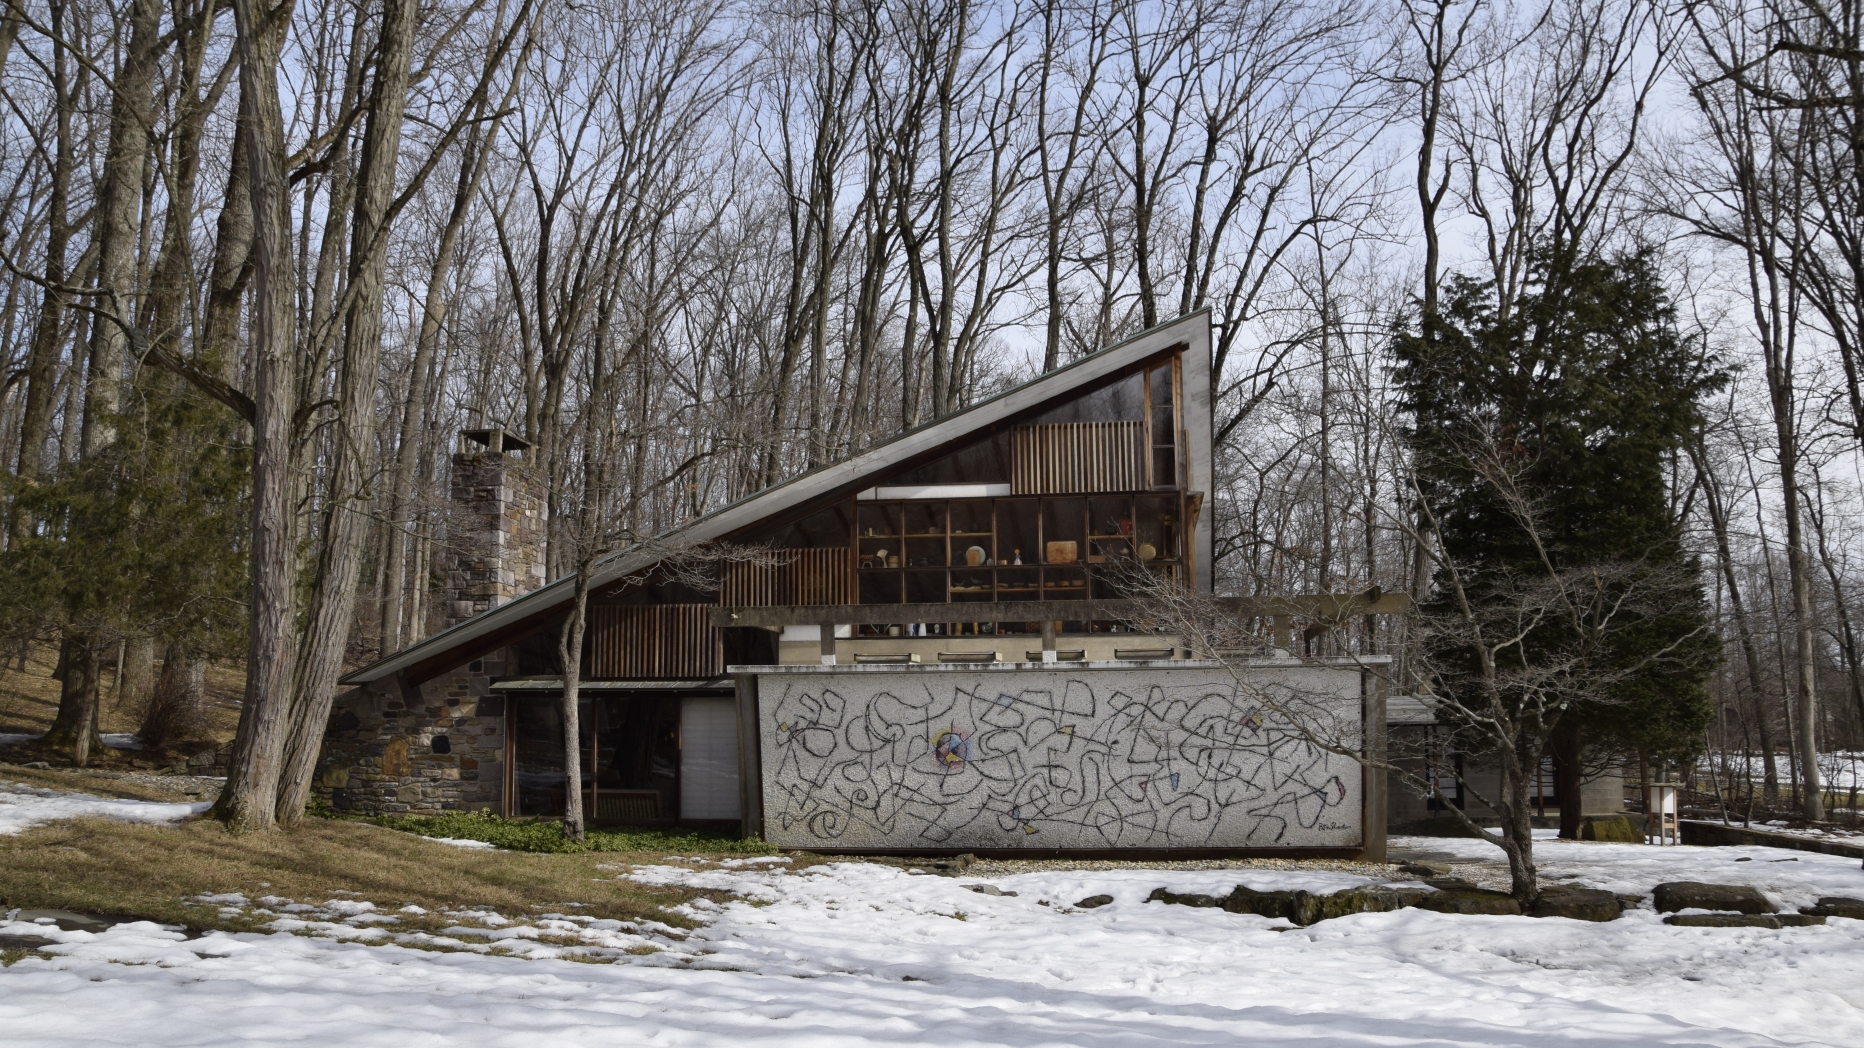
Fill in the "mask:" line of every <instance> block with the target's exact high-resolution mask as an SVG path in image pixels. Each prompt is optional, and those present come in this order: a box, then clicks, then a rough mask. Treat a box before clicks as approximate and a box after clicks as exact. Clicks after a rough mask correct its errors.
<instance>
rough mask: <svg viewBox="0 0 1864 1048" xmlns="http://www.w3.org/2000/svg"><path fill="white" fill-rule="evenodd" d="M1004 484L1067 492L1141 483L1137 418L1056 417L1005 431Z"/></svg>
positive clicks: (1028, 491)
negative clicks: (1063, 419) (1057, 419)
mask: <svg viewBox="0 0 1864 1048" xmlns="http://www.w3.org/2000/svg"><path fill="white" fill-rule="evenodd" d="M1010 446H1011V462H1012V465H1011V473H1010V490H1012V491H1014V492H1015V493H1016V494H1018V495H1067V494H1074V493H1078V492H1089V491H1143V490H1145V489H1146V487H1147V486H1148V485H1147V481H1146V457H1147V450H1148V449H1147V448H1146V427H1145V423H1143V422H1058V423H1053V424H1050V425H1042V426H1017V427H1016V428H1015V429H1013V430H1011V431H1010Z"/></svg>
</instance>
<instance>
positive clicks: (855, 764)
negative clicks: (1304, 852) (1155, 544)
mask: <svg viewBox="0 0 1864 1048" xmlns="http://www.w3.org/2000/svg"><path fill="white" fill-rule="evenodd" d="M1239 676H1240V683H1239V679H1238V677H1233V676H1232V675H1231V673H1230V671H1228V670H1226V669H1224V668H1223V667H1221V666H1216V665H1214V664H1209V663H1192V662H1178V663H1173V664H1162V663H1153V664H1139V665H1135V664H1133V663H1116V664H1108V663H1101V664H1080V663H1077V664H1074V665H1072V666H1055V667H1044V666H1042V665H1040V664H1023V665H1020V666H997V667H959V666H920V667H912V668H905V667H898V668H896V667H871V666H869V667H863V666H840V667H832V666H823V667H812V668H804V667H794V668H791V667H783V668H781V669H773V670H772V671H770V672H760V673H759V675H758V708H759V710H758V712H759V740H758V741H759V745H760V747H761V750H760V754H761V763H762V775H763V805H764V813H763V828H764V837H765V839H766V840H768V841H770V842H771V843H772V844H776V845H778V846H780V847H784V848H810V849H862V848H871V849H876V850H882V849H901V850H908V849H1006V848H1013V849H1031V850H1052V849H1105V848H1122V849H1124V848H1134V849H1150V848H1276V847H1281V848H1348V847H1356V846H1359V845H1360V844H1361V843H1362V819H1361V813H1362V810H1363V805H1364V796H1363V789H1362V778H1361V773H1360V765H1359V764H1358V762H1357V761H1355V760H1353V759H1352V758H1350V757H1346V756H1340V755H1337V754H1332V753H1329V752H1327V751H1326V750H1325V749H1323V748H1322V747H1320V746H1317V745H1315V743H1314V742H1313V741H1312V739H1311V738H1310V737H1308V736H1306V735H1304V734H1303V732H1302V731H1297V730H1295V729H1294V728H1293V727H1292V726H1291V725H1292V722H1293V721H1292V720H1291V716H1289V715H1292V718H1293V720H1298V721H1299V722H1300V723H1301V724H1302V725H1304V726H1305V727H1306V729H1307V731H1308V733H1310V734H1313V733H1318V734H1319V735H1320V737H1322V738H1325V739H1327V740H1328V741H1329V742H1331V743H1334V744H1343V745H1345V746H1348V747H1350V748H1354V749H1356V748H1357V747H1358V746H1359V745H1360V744H1361V742H1360V740H1361V738H1362V736H1363V732H1362V730H1361V726H1362V724H1363V716H1364V713H1363V703H1362V699H1361V696H1360V672H1359V670H1358V669H1357V668H1355V667H1329V666H1315V665H1312V664H1307V665H1302V664H1294V663H1292V661H1290V662H1285V663H1278V664H1258V665H1252V666H1250V667H1246V668H1244V669H1243V670H1241V671H1240V673H1239ZM1278 709H1279V710H1281V711H1283V712H1277V710H1278ZM1284 713H1286V714H1289V715H1284Z"/></svg>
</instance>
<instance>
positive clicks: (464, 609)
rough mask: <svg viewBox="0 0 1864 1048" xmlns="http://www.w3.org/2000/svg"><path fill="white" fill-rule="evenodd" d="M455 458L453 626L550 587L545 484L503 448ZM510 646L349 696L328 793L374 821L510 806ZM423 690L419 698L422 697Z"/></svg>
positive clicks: (330, 731) (333, 733)
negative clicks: (420, 678)
mask: <svg viewBox="0 0 1864 1048" xmlns="http://www.w3.org/2000/svg"><path fill="white" fill-rule="evenodd" d="M462 444H465V445H466V447H467V448H468V450H462V451H461V452H460V453H458V454H456V455H454V456H453V503H454V505H453V513H452V516H451V517H450V519H449V521H448V553H447V601H446V624H447V626H449V627H451V626H455V625H458V624H459V623H461V622H464V621H465V620H467V619H469V618H472V617H473V616H474V615H479V614H482V613H484V612H487V611H490V610H491V609H493V608H495V607H497V606H498V605H500V604H503V603H505V602H506V601H509V600H512V599H514V598H516V597H520V596H523V595H524V594H526V593H529V592H531V591H532V590H534V589H537V588H538V587H539V586H542V585H543V584H544V581H545V580H544V556H543V552H544V541H545V526H546V523H547V521H548V509H547V503H546V502H545V500H544V484H543V479H542V478H541V477H540V476H539V475H538V474H537V473H536V471H535V470H533V469H532V468H531V466H530V464H529V463H528V462H526V461H524V460H523V459H520V458H516V457H514V456H512V455H510V454H507V453H506V452H505V451H504V450H502V448H503V446H504V443H503V441H497V442H494V444H493V445H492V446H486V447H479V448H473V447H472V446H471V444H470V443H469V442H468V441H465V440H463V441H462ZM510 660H511V653H510V651H509V649H500V650H499V651H496V652H493V653H492V654H491V655H488V656H486V657H484V658H482V659H478V660H475V661H473V662H471V663H468V664H467V665H465V666H461V667H459V668H458V669H455V670H453V671H452V672H450V673H446V674H443V675H441V676H439V677H436V678H435V679H433V680H430V681H428V682H426V683H425V684H422V685H421V686H420V687H419V688H418V689H406V690H404V689H402V688H401V687H400V686H399V685H398V684H396V683H395V682H394V680H393V679H392V678H390V679H388V680H384V681H382V682H380V683H379V684H378V685H377V686H375V687H371V688H359V689H356V690H355V691H351V692H348V693H346V694H343V695H339V696H337V700H336V702H335V704H334V706H333V708H332V709H331V712H330V722H329V725H328V726H327V727H326V729H325V732H324V751H323V754H322V756H321V758H320V760H319V763H318V767H317V784H316V787H315V790H316V793H317V795H318V796H319V797H322V798H323V799H324V800H326V801H328V802H329V804H330V806H331V807H333V808H336V809H337V810H339V811H354V812H361V813H365V814H370V815H380V814H386V815H393V814H404V813H415V814H433V813H437V812H443V811H460V810H465V811H475V810H478V809H481V808H490V809H492V810H493V811H498V812H502V811H503V810H504V801H505V798H504V784H505V700H504V699H503V698H501V697H499V696H496V695H493V694H492V692H491V682H492V681H493V680H494V679H495V678H498V677H504V676H509V675H511V673H512V666H511V661H510ZM410 692H411V693H410Z"/></svg>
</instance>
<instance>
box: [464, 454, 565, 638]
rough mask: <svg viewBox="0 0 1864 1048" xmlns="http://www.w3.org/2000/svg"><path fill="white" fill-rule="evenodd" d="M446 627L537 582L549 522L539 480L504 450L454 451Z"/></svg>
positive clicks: (541, 581)
mask: <svg viewBox="0 0 1864 1048" xmlns="http://www.w3.org/2000/svg"><path fill="white" fill-rule="evenodd" d="M453 504H454V507H455V508H454V513H453V517H452V520H451V528H450V529H449V530H450V535H449V540H450V541H449V545H450V547H451V552H450V553H449V554H448V563H447V611H446V624H447V625H448V626H454V625H457V624H459V623H461V622H464V621H466V620H467V619H470V618H472V617H473V616H474V615H478V614H481V613H483V612H486V611H490V610H491V609H493V608H495V607H497V606H499V605H500V604H503V603H505V602H506V601H509V600H511V599H512V598H514V597H518V596H522V595H523V594H526V593H529V592H531V591H532V590H534V589H536V588H538V587H539V586H542V585H543V584H544V582H545V581H547V580H546V579H545V578H544V542H545V537H546V536H545V529H546V525H547V524H548V520H549V509H548V504H547V503H546V502H545V498H544V485H543V481H542V478H541V477H539V476H538V475H537V474H536V472H535V471H534V470H533V469H532V468H531V467H530V465H529V464H528V463H526V462H524V461H522V460H520V459H515V458H512V457H511V456H509V455H506V454H504V453H502V452H494V451H475V452H470V453H468V452H461V453H460V454H457V455H454V456H453Z"/></svg>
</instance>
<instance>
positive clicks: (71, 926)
mask: <svg viewBox="0 0 1864 1048" xmlns="http://www.w3.org/2000/svg"><path fill="white" fill-rule="evenodd" d="M48 918H49V919H50V920H51V921H52V923H53V924H54V925H56V926H57V927H58V930H59V931H65V932H91V933H93V934H96V933H101V932H104V931H108V930H109V929H111V928H114V927H116V926H117V925H119V924H129V923H131V922H133V921H138V920H142V918H140V917H110V916H106V915H104V914H101V913H75V912H73V911H71V910H21V911H19V913H18V914H17V915H16V916H15V917H14V918H13V919H14V920H16V921H33V922H39V921H43V920H46V919H48Z"/></svg>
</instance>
